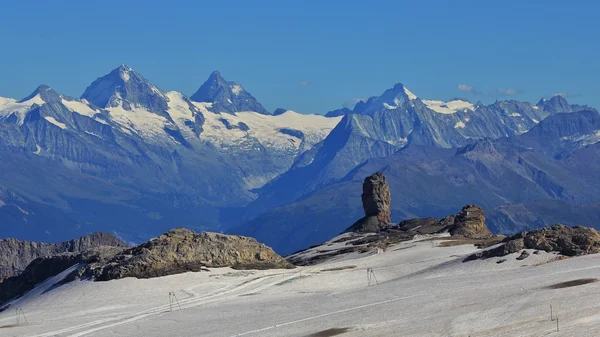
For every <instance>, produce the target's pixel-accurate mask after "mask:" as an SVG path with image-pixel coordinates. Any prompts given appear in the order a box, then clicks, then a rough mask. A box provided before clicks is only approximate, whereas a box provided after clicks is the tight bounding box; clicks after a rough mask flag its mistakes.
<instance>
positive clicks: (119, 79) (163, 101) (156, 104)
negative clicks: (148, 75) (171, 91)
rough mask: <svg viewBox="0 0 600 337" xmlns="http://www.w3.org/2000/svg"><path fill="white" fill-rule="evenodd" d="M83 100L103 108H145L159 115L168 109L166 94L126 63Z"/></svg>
mask: <svg viewBox="0 0 600 337" xmlns="http://www.w3.org/2000/svg"><path fill="white" fill-rule="evenodd" d="M81 98H82V99H86V100H87V101H89V102H91V103H93V104H94V105H96V106H98V107H101V108H111V107H119V106H121V107H123V109H125V110H133V109H134V108H135V107H141V108H145V109H147V110H148V111H152V112H154V113H157V114H161V113H163V112H164V111H166V110H167V109H168V104H167V102H168V98H167V96H166V94H165V92H164V91H162V90H160V89H159V88H157V87H156V86H155V85H154V84H152V83H150V82H149V81H148V80H147V79H145V78H144V77H143V76H142V75H140V74H139V73H137V72H136V71H135V70H133V69H131V68H130V67H128V66H126V65H124V64H123V65H121V66H119V67H118V68H116V69H114V70H113V71H111V72H110V73H109V74H107V75H105V76H103V77H100V78H98V79H97V80H95V81H94V82H93V83H92V84H91V85H90V86H89V87H87V89H86V90H85V92H84V93H83V95H81Z"/></svg>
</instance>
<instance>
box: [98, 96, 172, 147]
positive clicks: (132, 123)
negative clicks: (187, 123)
mask: <svg viewBox="0 0 600 337" xmlns="http://www.w3.org/2000/svg"><path fill="white" fill-rule="evenodd" d="M106 110H107V111H108V114H109V117H110V119H111V120H112V121H113V122H115V123H117V124H118V125H120V127H121V130H123V131H124V132H126V133H128V134H132V133H135V134H137V135H139V136H140V137H142V138H144V139H146V140H147V141H152V142H162V143H173V142H174V141H173V140H172V138H171V137H170V136H169V135H168V134H167V133H166V132H165V130H164V127H165V126H168V125H172V123H170V122H169V121H168V120H167V119H166V118H165V117H163V116H160V115H158V114H155V113H152V112H150V111H148V110H146V109H144V108H142V107H138V106H134V105H132V106H131V110H125V109H124V108H123V106H122V105H118V106H116V107H110V108H107V109H106Z"/></svg>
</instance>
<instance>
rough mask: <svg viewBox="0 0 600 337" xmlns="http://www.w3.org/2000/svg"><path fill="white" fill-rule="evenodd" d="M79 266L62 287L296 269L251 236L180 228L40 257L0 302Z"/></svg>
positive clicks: (1, 290)
mask: <svg viewBox="0 0 600 337" xmlns="http://www.w3.org/2000/svg"><path fill="white" fill-rule="evenodd" d="M75 246H77V245H76V244H75ZM75 265H80V267H78V268H77V269H76V270H75V271H74V272H73V273H71V274H70V275H69V276H67V277H66V278H65V280H63V281H62V283H66V282H70V281H73V280H75V279H79V278H87V279H92V280H94V281H107V280H113V279H120V278H125V277H135V278H152V277H159V276H166V275H172V274H178V273H184V272H188V271H202V270H208V269H207V268H211V267H214V268H216V267H232V268H234V269H289V268H294V265H292V264H291V263H289V262H288V261H286V260H285V259H284V258H282V257H281V256H279V255H277V253H275V251H273V250H272V249H271V248H270V247H267V246H266V245H264V244H262V243H259V242H258V241H256V240H255V239H253V238H248V237H243V236H235V235H224V234H219V233H206V232H204V233H195V232H194V231H191V230H188V229H183V228H178V229H173V230H171V231H168V232H166V233H165V234H163V235H161V236H159V237H157V238H154V239H151V240H149V241H147V242H145V243H143V244H141V245H138V246H135V247H131V248H127V247H123V246H121V247H106V246H103V247H99V248H98V247H96V248H94V249H91V250H87V251H83V252H68V253H63V254H59V255H55V256H50V257H48V256H46V257H40V258H37V259H35V260H33V261H32V262H31V263H30V264H29V265H28V266H27V267H26V268H25V270H24V271H23V272H22V273H21V274H20V275H18V276H13V277H10V278H8V279H6V280H5V281H4V282H2V283H0V304H2V303H3V302H6V301H7V300H10V299H11V298H14V297H17V296H20V295H22V294H24V293H26V292H27V291H29V290H31V289H33V287H34V286H35V285H36V284H39V283H40V282H42V281H44V280H46V279H48V278H49V277H52V276H56V275H58V274H59V273H61V272H63V271H64V270H66V269H68V268H70V267H73V266H75ZM0 311H2V308H0Z"/></svg>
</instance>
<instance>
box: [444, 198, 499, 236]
mask: <svg viewBox="0 0 600 337" xmlns="http://www.w3.org/2000/svg"><path fill="white" fill-rule="evenodd" d="M449 232H450V235H461V236H464V237H466V238H471V239H486V238H491V237H492V236H493V234H492V232H490V230H489V229H488V227H487V226H486V224H485V215H484V214H483V209H482V208H481V207H479V206H476V205H466V206H464V207H463V208H462V210H461V211H460V213H458V214H457V215H456V217H455V218H454V224H453V225H452V226H450V228H449Z"/></svg>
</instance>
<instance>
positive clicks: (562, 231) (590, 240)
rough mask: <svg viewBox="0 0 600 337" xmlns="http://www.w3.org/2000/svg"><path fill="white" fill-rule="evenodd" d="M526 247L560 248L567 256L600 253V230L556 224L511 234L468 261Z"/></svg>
mask: <svg viewBox="0 0 600 337" xmlns="http://www.w3.org/2000/svg"><path fill="white" fill-rule="evenodd" d="M525 249H534V250H539V251H545V252H557V253H559V254H561V255H564V256H581V255H587V254H597V253H600V234H599V233H598V232H597V231H596V230H595V229H593V228H588V227H582V226H575V227H567V226H565V225H560V224H558V225H553V226H550V227H544V228H540V229H536V230H532V231H528V232H521V233H518V234H515V235H513V236H510V237H507V238H505V239H504V240H503V241H502V243H501V244H500V245H499V246H498V247H495V248H491V249H488V250H484V251H481V252H478V253H476V254H473V255H470V256H469V257H467V259H466V261H470V260H475V259H487V258H490V257H500V256H506V255H508V254H513V253H517V252H519V251H522V252H526V251H525ZM524 258H526V256H525V257H524Z"/></svg>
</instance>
